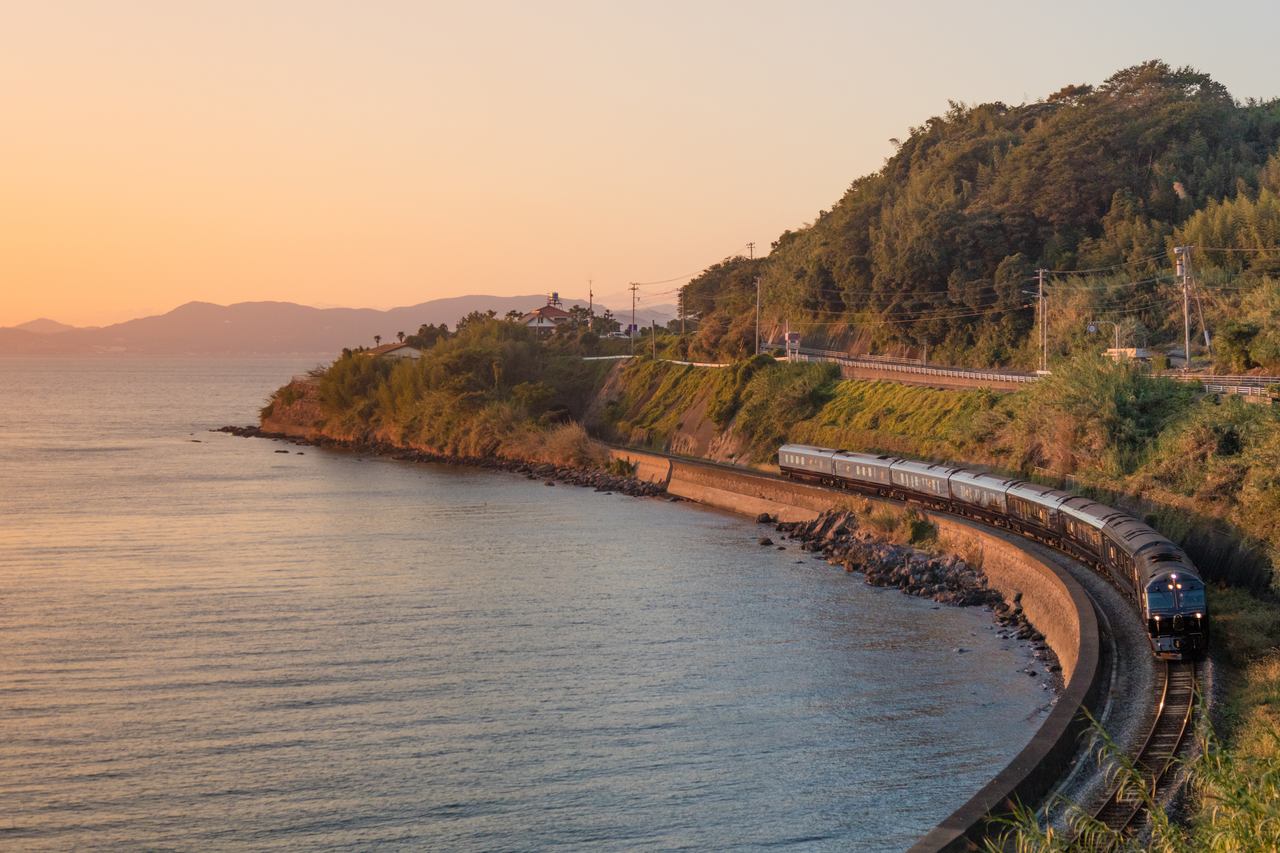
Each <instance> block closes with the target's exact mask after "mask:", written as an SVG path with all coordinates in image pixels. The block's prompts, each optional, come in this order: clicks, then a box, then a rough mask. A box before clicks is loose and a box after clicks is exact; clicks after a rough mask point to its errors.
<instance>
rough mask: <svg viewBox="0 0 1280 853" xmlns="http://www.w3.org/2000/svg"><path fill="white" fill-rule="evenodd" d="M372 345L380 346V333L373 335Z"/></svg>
mask: <svg viewBox="0 0 1280 853" xmlns="http://www.w3.org/2000/svg"><path fill="white" fill-rule="evenodd" d="M373 345H374V346H375V347H377V346H382V335H374V336H373Z"/></svg>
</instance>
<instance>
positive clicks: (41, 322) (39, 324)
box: [13, 317, 75, 335]
mask: <svg viewBox="0 0 1280 853" xmlns="http://www.w3.org/2000/svg"><path fill="white" fill-rule="evenodd" d="M13 328H15V329H22V330H23V331H26V332H35V333H36V334H37V335H56V334H57V333H58V332H69V331H71V330H72V329H74V328H75V326H68V325H67V324H66V323H59V322H58V321H57V320H50V319H49V318H48V317H41V318H40V319H38V320H28V321H27V322H25V323H19V324H18V325H16V326H14V327H13Z"/></svg>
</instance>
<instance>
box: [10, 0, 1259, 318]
mask: <svg viewBox="0 0 1280 853" xmlns="http://www.w3.org/2000/svg"><path fill="white" fill-rule="evenodd" d="M925 5H926V6H927V5H929V4H925ZM1174 5H1176V4H1174ZM1088 6H1089V4H1083V6H1082V7H1079V8H1076V9H1075V11H1074V13H1073V14H1075V15H1077V16H1083V17H1085V18H1087V15H1084V14H1083V13H1085V12H1087V11H1088V10H1087V8H1084V7H1088ZM460 7H465V8H460ZM1113 7H1114V4H1112V6H1111V7H1108V6H1103V5H1102V4H1097V11H1099V12H1101V11H1102V10H1107V14H1108V15H1109V16H1111V17H1112V18H1115V17H1117V16H1125V17H1126V20H1124V21H1120V22H1118V23H1119V26H1118V27H1117V29H1118V30H1120V31H1122V32H1124V33H1127V35H1124V36H1121V35H1119V34H1117V33H1112V32H1110V31H1106V30H1104V31H1099V30H1098V28H1097V27H1096V20H1095V25H1091V26H1086V23H1087V22H1080V23H1072V22H1062V21H1057V20H1055V19H1054V14H1055V13H1053V12H1051V11H1050V9H1049V7H1048V6H1047V5H1046V6H1044V7H1043V8H1041V7H1031V6H1028V5H1027V4H1014V3H1008V4H1003V5H1002V7H1001V8H996V7H995V6H992V7H991V9H990V11H989V12H987V13H986V14H988V15H989V16H990V20H989V21H983V20H976V19H973V18H972V16H973V15H974V14H975V13H974V12H973V11H972V10H969V11H965V10H964V9H959V8H957V4H937V6H936V8H935V9H933V10H932V11H931V12H928V13H927V14H924V15H923V16H921V15H913V16H912V17H911V18H910V19H907V18H902V17H897V16H895V15H894V14H892V12H891V11H885V10H884V6H883V4H866V8H859V6H858V5H856V4H848V3H809V4H804V3H801V4H788V5H787V6H785V7H784V6H782V5H772V4H763V3H729V2H694V3H635V4H628V5H624V4H621V3H588V2H576V3H569V2H548V3H537V4H530V3H505V4H504V3H491V4H456V3H450V4H444V3H439V4H436V3H428V2H420V3H410V2H390V0H388V2H381V3H373V4H351V3H339V2H305V3H303V2H263V3H236V2H232V3H214V2H204V3H197V2H176V3H175V2H142V0H138V1H137V2H78V3H77V2H60V3H26V2H0V100H2V102H3V103H4V105H5V106H4V111H5V118H4V132H3V133H0V326H3V325H11V324H16V323H20V322H23V321H26V320H30V319H33V318H35V317H40V316H46V317H52V318H54V319H57V320H61V321H63V322H69V323H74V324H78V325H87V324H105V323H111V322H117V321H120V320H125V319H129V318H132V317H136V316H141V315H144V314H151V313H160V312H163V311H167V310H169V309H171V308H173V307H175V306H176V305H178V304H180V303H182V302H186V301H188V300H192V299H202V300H207V301H212V302H220V303H229V302H236V301H243V300H255V299H280V300H289V301H296V302H302V303H305V304H311V305H351V306H372V307H390V306H394V305H406V304H412V303H416V302H421V301H424V300H427V299H431V298H435V297H440V296H450V295H458V294H463V293H495V294H517V293H537V292H546V291H550V290H559V291H561V292H566V293H570V294H574V295H577V294H583V295H585V293H586V289H587V280H588V279H589V278H590V279H594V281H595V285H594V289H595V292H596V294H597V295H601V294H621V293H622V291H623V290H624V289H625V287H626V284H627V282H628V281H631V280H654V279H665V278H671V277H674V276H678V275H681V274H683V273H687V272H690V271H694V270H699V269H702V268H704V267H705V266H707V265H708V264H710V263H714V262H715V261H718V260H720V259H721V258H723V257H726V256H728V255H731V254H734V253H739V252H745V245H746V243H747V242H748V241H755V242H756V244H757V245H758V246H759V247H760V248H761V249H762V250H765V249H767V247H768V245H769V242H770V241H771V240H773V239H774V238H776V237H777V235H778V234H779V233H780V232H781V231H782V230H783V229H786V228H795V227H799V226H801V225H803V224H804V223H805V222H807V221H811V220H812V219H813V218H814V217H815V216H816V214H817V212H818V210H819V209H821V208H826V207H829V206H830V205H831V204H833V203H834V202H835V201H836V200H837V199H838V198H839V197H840V195H841V194H842V192H843V191H844V189H845V188H846V187H847V186H848V184H849V182H850V181H851V180H852V179H853V178H855V177H857V176H858V175H860V174H864V173H866V172H869V171H872V170H874V169H876V168H878V167H879V166H880V164H881V163H882V162H883V160H884V158H885V157H886V156H887V155H888V154H890V153H891V152H892V146H891V145H890V143H889V141H888V140H889V138H890V137H895V136H899V137H900V136H905V135H906V133H907V132H908V128H909V127H910V126H911V125H913V124H920V123H922V122H923V121H924V120H925V119H926V118H927V117H928V116H930V115H934V114H937V113H939V112H942V111H944V110H945V109H946V107H947V99H948V98H952V99H957V100H964V101H985V100H1004V101H1007V102H1012V103H1017V102H1021V101H1023V100H1026V99H1035V98H1038V97H1042V96H1043V95H1045V94H1047V93H1049V92H1051V91H1053V90H1055V89H1057V88H1059V87H1060V86H1062V85H1064V84H1066V83H1069V82H1097V81H1098V80H1100V79H1102V78H1104V77H1105V76H1107V75H1108V74H1110V73H1111V72H1113V71H1115V70H1116V69H1118V68H1121V67H1124V66H1126V65H1130V64H1133V63H1136V62H1139V61H1142V60H1144V59H1148V58H1151V57H1155V56H1161V57H1164V58H1166V59H1167V60H1168V61H1170V62H1171V63H1173V64H1184V63H1185V64H1192V65H1196V66H1197V67H1200V68H1202V69H1203V70H1206V71H1208V72H1210V73H1211V74H1213V75H1214V76H1215V77H1217V78H1218V79H1220V80H1222V81H1223V82H1224V83H1226V85H1227V86H1228V87H1229V88H1230V89H1231V90H1232V91H1233V93H1234V94H1236V96H1237V97H1245V96H1249V95H1258V96H1269V95H1272V94H1275V93H1274V92H1270V91H1267V89H1266V87H1267V86H1268V85H1272V82H1273V81H1268V80H1267V79H1266V73H1265V72H1266V70H1267V69H1266V68H1265V67H1262V66H1266V65H1267V64H1268V63H1266V62H1258V61H1250V60H1249V59H1248V56H1249V55H1250V53H1251V49H1250V44H1242V43H1241V42H1242V41H1244V42H1250V40H1255V41H1256V42H1257V52H1253V54H1252V55H1253V56H1269V55H1270V50H1271V49H1270V47H1269V46H1268V45H1266V41H1267V40H1268V39H1269V38H1271V36H1270V33H1271V32H1272V31H1273V30H1272V28H1270V27H1257V28H1256V29H1255V30H1253V31H1235V32H1234V33H1233V34H1232V36H1231V39H1230V42H1231V44H1230V45H1227V44H1221V42H1224V41H1226V39H1215V38H1210V37H1208V36H1210V35H1211V34H1205V33H1201V36H1202V37H1201V38H1198V39H1193V40H1187V39H1186V38H1185V33H1182V32H1180V31H1179V27H1178V22H1177V18H1178V15H1177V14H1176V13H1175V12H1174V11H1172V10H1171V9H1170V4H1168V3H1165V4H1158V5H1157V4H1150V5H1148V4H1133V8H1132V9H1125V10H1123V11H1121V10H1117V9H1115V8H1113ZM784 9H785V10H786V11H784ZM1259 9H1265V7H1259ZM926 11H928V10H926ZM1262 14H1266V15H1270V16H1274V15H1275V13H1274V12H1271V11H1263V12H1262ZM966 16H969V17H966ZM1128 16H1132V20H1128V19H1127V18H1128ZM1142 16H1147V17H1146V18H1143V17H1142ZM1223 17H1224V18H1230V17H1231V16H1223ZM1144 20H1145V21H1146V23H1145V24H1144ZM1211 26H1212V25H1211ZM1223 26H1224V27H1225V26H1226V24H1223ZM1086 31H1088V32H1089V33H1090V34H1089V35H1088V37H1087V38H1086V37H1085V36H1084V35H1083V34H1084V33H1085V32H1086ZM1134 33H1141V34H1142V35H1140V36H1136V37H1135V36H1134ZM1033 41H1038V42H1039V43H1041V44H1042V45H1044V52H1043V55H1042V56H1041V57H1040V58H1038V59H1035V61H1034V62H1032V61H1030V60H1031V59H1032V57H1031V56H1030V51H1029V48H1028V47H1027V45H1029V44H1030V43H1031V42H1033ZM1214 41H1217V42H1220V44H1219V46H1218V47H1213V46H1212V44H1211V43H1212V42H1214ZM1250 43H1251V42H1250ZM1067 44H1073V45H1074V48H1073V49H1072V50H1069V51H1068V50H1064V49H1055V46H1062V45H1067ZM1022 59H1026V60H1027V61H1026V62H1025V64H1021V60H1022ZM660 301H672V300H671V297H665V298H664V299H663V300H660Z"/></svg>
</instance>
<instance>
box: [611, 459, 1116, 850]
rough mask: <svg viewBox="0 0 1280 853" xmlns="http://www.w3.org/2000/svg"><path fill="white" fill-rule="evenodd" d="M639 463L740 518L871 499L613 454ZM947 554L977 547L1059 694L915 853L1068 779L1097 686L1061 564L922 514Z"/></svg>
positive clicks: (1078, 607)
mask: <svg viewBox="0 0 1280 853" xmlns="http://www.w3.org/2000/svg"><path fill="white" fill-rule="evenodd" d="M610 452H611V454H612V455H613V457H614V458H615V459H624V460H626V461H627V462H628V463H630V464H632V465H635V466H636V476H638V477H640V478H641V479H645V480H649V481H650V482H657V483H663V484H665V485H666V487H667V491H668V492H669V493H671V494H673V495H677V496H679V497H682V498H685V499H687V500H691V501H695V502H697V503H702V504H706V505H708V506H713V507H717V508H719V509H724V510H728V511H730V512H735V513H740V514H744V515H758V514H759V513H762V512H767V513H769V514H771V515H774V516H776V517H777V518H778V519H779V520H782V521H808V520H811V519H813V518H816V517H817V516H818V515H820V514H821V513H822V512H824V511H827V510H832V509H856V508H858V507H860V506H864V505H865V504H866V502H867V501H868V500H870V501H872V502H873V503H886V504H888V503H895V502H890V501H881V500H880V499H874V498H867V497H865V496H863V495H860V494H856V493H853V492H844V491H840V490H836V489H828V488H824V487H821V486H814V485H810V484H806V483H797V482H793V481H791V480H786V479H783V478H781V477H778V476H776V475H772V474H767V473H764V472H754V471H749V470H745V469H736V468H733V467H731V466H726V465H719V464H715V463H709V462H699V461H695V460H689V459H681V458H679V457H671V456H666V455H663V454H657V453H648V452H644V451H635V450H629V449H622V448H611V450H610ZM921 512H922V514H923V515H925V516H926V517H928V518H929V520H930V521H932V522H933V523H934V524H935V525H937V527H938V534H939V541H940V543H941V544H942V545H943V546H944V547H946V548H948V549H949V550H956V551H958V550H962V549H973V548H978V549H980V550H981V553H982V555H983V563H982V567H983V571H984V572H985V574H986V576H987V582H988V583H989V584H990V585H991V587H992V588H993V589H996V590H997V591H999V592H1000V594H1001V595H1003V596H1004V597H1005V599H1006V600H1014V599H1015V598H1018V600H1019V603H1020V604H1021V605H1022V609H1023V612H1024V613H1025V614H1026V616H1027V619H1028V620H1029V621H1030V622H1031V624H1032V625H1034V626H1035V628H1036V630H1038V631H1039V632H1040V633H1041V634H1044V636H1045V642H1046V643H1048V645H1049V646H1050V648H1052V649H1053V651H1054V653H1055V654H1056V655H1057V656H1058V660H1059V662H1060V663H1061V665H1062V674H1063V680H1064V682H1065V688H1064V690H1063V693H1062V695H1061V696H1060V697H1059V699H1058V702H1057V704H1056V705H1055V706H1054V708H1053V710H1052V711H1051V712H1050V714H1049V716H1048V718H1047V719H1046V720H1045V721H1044V724H1043V725H1042V726H1041V727H1040V730H1039V731H1038V732H1036V734H1035V736H1034V737H1032V739H1031V742H1030V743H1028V744H1027V745H1026V747H1024V748H1023V750H1022V751H1021V752H1019V753H1018V754H1017V755H1016V756H1015V757H1014V759H1013V761H1011V762H1010V763H1009V765H1008V766H1007V767H1005V768H1004V769H1002V770H1001V771H1000V772H999V773H997V774H996V776H995V777H994V778H993V779H992V780H991V781H990V782H989V783H988V784H987V785H985V786H984V787H983V788H982V789H981V790H979V791H978V792H977V793H976V794H974V795H973V797H972V798H970V800H969V801H968V802H966V803H965V804H964V805H962V806H960V808H958V809H957V810H956V811H955V812H954V813H952V814H951V815H950V816H949V817H948V818H947V819H946V820H944V821H943V822H942V823H940V824H939V825H938V826H937V827H935V828H934V829H933V830H932V831H931V832H930V833H929V834H928V835H926V836H925V837H924V838H922V839H921V840H920V841H919V842H918V843H917V844H916V845H915V847H913V848H912V850H913V851H915V853H925V851H935V850H948V851H949V850H967V849H972V847H973V845H974V843H975V842H976V841H977V840H978V839H980V838H982V837H983V836H984V835H985V834H986V833H987V831H988V821H989V819H990V817H991V816H992V815H994V814H999V813H1001V812H1005V811H1007V810H1008V809H1009V807H1010V806H1011V804H1012V803H1013V802H1015V801H1018V802H1023V803H1035V802H1038V801H1039V800H1040V799H1041V798H1042V797H1043V796H1044V795H1045V794H1046V793H1047V792H1048V791H1049V790H1050V789H1051V788H1052V787H1053V786H1054V785H1055V784H1056V783H1057V781H1058V780H1059V779H1060V778H1061V777H1062V776H1063V775H1064V774H1065V773H1066V771H1067V770H1068V768H1069V767H1070V765H1071V763H1072V760H1073V758H1074V756H1075V754H1076V751H1077V748H1078V740H1079V736H1080V734H1081V733H1082V732H1083V730H1084V729H1085V726H1086V723H1085V721H1084V719H1083V715H1082V714H1081V713H1080V712H1081V710H1082V709H1089V710H1090V711H1096V706H1097V702H1098V699H1099V695H1100V693H1101V691H1102V688H1103V682H1104V679H1103V678H1102V665H1101V638H1100V633H1099V626H1098V619H1097V615H1096V613H1095V612H1094V607H1093V603H1092V602H1091V600H1090V598H1089V596H1088V594H1087V593H1086V592H1085V590H1084V589H1083V587H1081V586H1080V584H1079V583H1078V582H1077V581H1076V580H1075V579H1074V578H1072V577H1071V576H1070V575H1069V574H1068V573H1067V572H1065V571H1064V570H1063V569H1062V568H1060V567H1058V566H1057V565H1054V564H1053V563H1051V562H1048V561H1046V560H1043V559H1041V558H1039V557H1037V556H1036V555H1034V554H1032V553H1031V552H1030V551H1029V550H1028V549H1027V548H1025V547H1023V546H1022V544H1021V543H1020V541H1019V540H1017V539H1016V538H1012V539H1011V538H1006V535H1005V534H1003V533H1000V532H997V531H995V530H992V529H990V528H987V527H984V526H982V525H979V524H976V523H973V522H970V521H968V520H965V519H960V518H956V517H953V516H950V515H946V514H944V513H936V512H930V511H925V510H921Z"/></svg>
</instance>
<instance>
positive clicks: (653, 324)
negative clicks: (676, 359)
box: [649, 320, 658, 361]
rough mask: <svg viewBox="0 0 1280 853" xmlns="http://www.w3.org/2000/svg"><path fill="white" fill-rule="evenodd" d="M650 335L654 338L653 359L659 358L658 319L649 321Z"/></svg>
mask: <svg viewBox="0 0 1280 853" xmlns="http://www.w3.org/2000/svg"><path fill="white" fill-rule="evenodd" d="M649 337H650V338H651V339H652V340H653V360H654V361H657V360H658V321H657V320H650V321H649Z"/></svg>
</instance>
